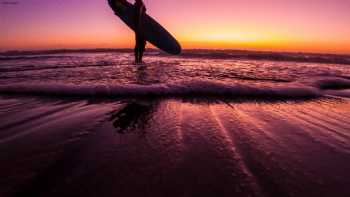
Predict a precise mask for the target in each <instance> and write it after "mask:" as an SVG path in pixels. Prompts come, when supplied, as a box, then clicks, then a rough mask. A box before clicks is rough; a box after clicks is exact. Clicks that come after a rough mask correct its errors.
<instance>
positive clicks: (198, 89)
mask: <svg viewBox="0 0 350 197" xmlns="http://www.w3.org/2000/svg"><path fill="white" fill-rule="evenodd" d="M0 93H2V94H24V95H46V96H71V97H107V98H108V97H225V98H242V97H243V98H247V97H248V98H253V99H254V98H257V99H303V98H311V97H320V96H322V94H321V92H320V91H319V89H317V88H315V87H308V86H298V85H295V84H294V85H293V84H288V85H285V86H276V87H259V86H253V85H243V84H224V83H218V82H212V81H182V82H177V83H168V84H153V85H138V84H126V85H63V84H31V85H30V84H12V85H0Z"/></svg>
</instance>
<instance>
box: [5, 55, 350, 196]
mask: <svg viewBox="0 0 350 197" xmlns="http://www.w3.org/2000/svg"><path fill="white" fill-rule="evenodd" d="M242 53H243V52H240V53H239V54H237V52H232V51H221V52H220V54H218V52H217V51H215V52H213V51H206V52H205V53H204V52H203V51H194V52H193V51H191V52H188V53H186V51H185V54H184V55H183V56H180V57H178V56H176V57H174V56H166V55H163V54H162V53H159V52H157V51H152V52H150V53H148V54H146V55H147V57H146V58H145V62H146V65H143V66H134V65H132V64H131V63H130V59H132V54H130V53H129V52H125V51H120V52H84V53H79V52H68V53H55V54H48V53H44V54H24V55H23V54H22V55H18V54H16V55H2V56H1V58H3V59H2V61H0V71H1V73H0V82H1V85H0V152H1V154H0V163H1V165H0V177H2V178H1V179H0V196H1V197H7V196H28V195H32V196H174V197H175V196H176V197H177V196H242V197H243V196H244V197H245V196H266V197H269V196H302V197H303V196H305V197H312V196H325V197H328V196H337V197H343V196H344V197H347V196H349V195H350V188H349V187H348V185H350V179H349V176H350V68H349V66H350V65H348V64H347V61H348V59H349V58H348V57H347V56H345V57H343V59H341V60H340V61H339V62H334V61H333V59H332V60H329V56H321V55H319V56H316V57H317V58H315V57H312V58H314V59H310V58H309V59H308V57H307V56H304V55H303V56H301V55H300V56H298V57H294V56H293V57H291V56H290V54H288V55H286V54H284V55H280V54H279V55H278V57H279V58H278V59H276V58H275V56H273V57H271V56H267V55H266V54H265V56H264V55H259V56H258V57H259V58H253V57H252V55H250V56H246V55H244V53H243V55H242ZM254 57H257V56H254ZM293 58H294V59H293ZM295 58H297V59H298V60H296V59H295ZM347 58H348V59H347ZM292 60H293V61H292Z"/></svg>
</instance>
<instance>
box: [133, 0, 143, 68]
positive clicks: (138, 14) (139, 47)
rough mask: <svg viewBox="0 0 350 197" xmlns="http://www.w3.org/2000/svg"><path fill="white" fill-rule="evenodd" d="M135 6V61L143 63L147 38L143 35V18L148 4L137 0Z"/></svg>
mask: <svg viewBox="0 0 350 197" xmlns="http://www.w3.org/2000/svg"><path fill="white" fill-rule="evenodd" d="M134 6H135V42H136V44H135V50H134V53H135V63H136V64H141V63H142V56H143V53H144V52H145V47H146V40H145V38H144V36H143V32H142V25H141V20H142V17H143V15H144V14H145V13H146V6H145V4H144V3H143V1H142V0H136V1H135V3H134Z"/></svg>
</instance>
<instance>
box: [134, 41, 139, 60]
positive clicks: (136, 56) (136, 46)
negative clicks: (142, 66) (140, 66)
mask: <svg viewBox="0 0 350 197" xmlns="http://www.w3.org/2000/svg"><path fill="white" fill-rule="evenodd" d="M138 45H139V44H138V38H137V35H136V38H135V48H134V55H135V64H137V63H138V59H139V46H138Z"/></svg>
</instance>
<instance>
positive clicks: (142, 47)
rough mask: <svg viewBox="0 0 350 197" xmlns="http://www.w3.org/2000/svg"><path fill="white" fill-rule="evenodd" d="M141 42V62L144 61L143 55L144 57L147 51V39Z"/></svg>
mask: <svg viewBox="0 0 350 197" xmlns="http://www.w3.org/2000/svg"><path fill="white" fill-rule="evenodd" d="M140 42H141V44H140V59H139V61H140V63H142V57H143V53H144V52H145V48H146V40H145V39H142V40H140Z"/></svg>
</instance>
